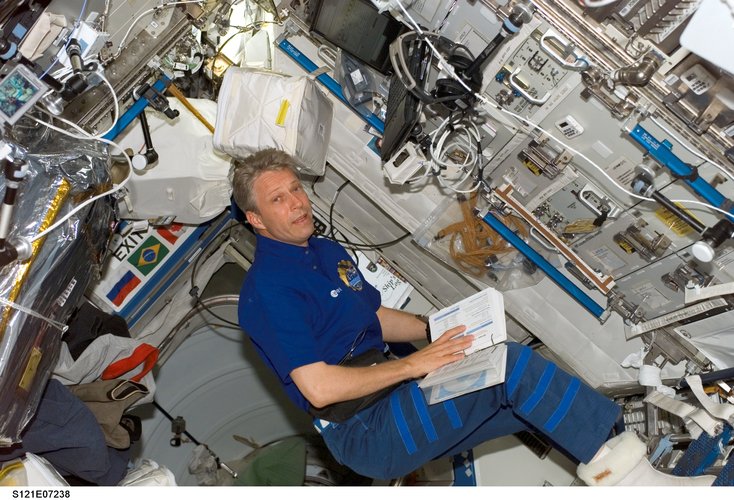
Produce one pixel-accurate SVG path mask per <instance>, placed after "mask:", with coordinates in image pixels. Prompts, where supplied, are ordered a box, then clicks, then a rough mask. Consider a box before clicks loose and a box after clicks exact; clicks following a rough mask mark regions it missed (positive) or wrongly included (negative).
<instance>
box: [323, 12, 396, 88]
mask: <svg viewBox="0 0 734 500" xmlns="http://www.w3.org/2000/svg"><path fill="white" fill-rule="evenodd" d="M406 30H407V28H406V27H405V26H403V25H402V24H401V23H400V22H398V21H396V20H395V19H394V18H392V17H390V16H388V15H386V14H380V13H379V12H378V11H377V9H376V8H375V7H374V6H373V5H372V3H370V2H369V0H320V1H319V5H318V8H317V10H316V13H315V15H314V19H313V22H312V24H311V31H313V32H315V33H316V34H318V35H321V36H322V37H324V38H325V39H326V40H328V41H329V42H331V43H333V44H334V45H336V46H337V47H339V48H341V49H342V50H344V51H346V52H349V53H350V54H351V55H353V56H354V57H356V58H357V59H359V60H360V61H362V62H363V63H365V64H367V65H369V66H371V67H372V68H374V69H376V70H377V71H379V72H380V73H383V74H389V73H391V72H392V66H391V65H390V57H389V52H388V47H389V46H390V44H391V43H392V42H393V40H395V38H397V37H398V35H400V34H401V33H403V32H405V31H406Z"/></svg>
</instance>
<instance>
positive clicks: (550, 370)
mask: <svg viewBox="0 0 734 500" xmlns="http://www.w3.org/2000/svg"><path fill="white" fill-rule="evenodd" d="M555 373H556V365H554V364H553V363H548V366H546V367H545V370H544V371H543V375H541V377H540V380H539V381H538V385H536V386H535V390H534V391H533V393H532V394H531V395H530V397H529V398H528V399H527V401H525V403H524V404H523V405H522V406H521V407H520V413H525V414H528V413H530V412H532V411H533V410H534V409H535V407H536V406H537V405H538V403H540V400H541V399H543V395H544V394H545V391H547V390H548V386H549V385H550V382H551V380H552V379H553V375H554V374H555Z"/></svg>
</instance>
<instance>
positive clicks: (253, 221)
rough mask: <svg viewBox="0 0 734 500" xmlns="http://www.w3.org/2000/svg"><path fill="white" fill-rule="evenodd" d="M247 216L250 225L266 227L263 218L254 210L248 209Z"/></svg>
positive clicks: (256, 227) (257, 227) (259, 227)
mask: <svg viewBox="0 0 734 500" xmlns="http://www.w3.org/2000/svg"><path fill="white" fill-rule="evenodd" d="M245 218H246V219H247V222H249V223H250V225H251V226H252V227H253V228H255V229H265V225H264V224H263V221H262V219H261V218H260V216H259V215H258V214H257V213H255V212H253V211H252V210H248V211H247V212H245Z"/></svg>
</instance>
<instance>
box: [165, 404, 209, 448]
mask: <svg viewBox="0 0 734 500" xmlns="http://www.w3.org/2000/svg"><path fill="white" fill-rule="evenodd" d="M153 406H155V407H156V408H158V411H160V412H161V413H163V415H164V416H165V417H166V418H167V419H168V420H170V421H171V422H173V421H174V420H176V419H175V418H173V417H172V416H171V414H170V413H168V412H167V411H166V410H164V409H163V407H162V406H161V405H159V404H158V401H156V400H155V399H154V400H153ZM182 434H184V435H185V436H186V437H187V438H189V439H190V440H191V441H192V442H193V443H194V444H195V445H196V446H201V443H200V442H199V441H197V439H196V438H195V437H194V436H192V435H191V434H190V433H189V431H187V430H186V429H184V430H183V431H182ZM207 448H208V447H207Z"/></svg>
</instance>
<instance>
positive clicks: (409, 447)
mask: <svg viewBox="0 0 734 500" xmlns="http://www.w3.org/2000/svg"><path fill="white" fill-rule="evenodd" d="M390 409H391V410H392V416H393V419H394V420H395V427H397V429H398V434H400V439H402V440H403V445H404V446H405V451H407V452H408V455H412V454H413V453H415V452H416V451H418V446H416V444H415V440H414V439H413V435H412V434H411V433H410V428H409V427H408V422H407V421H406V420H405V415H403V409H402V408H401V407H400V398H399V397H398V391H393V392H392V394H390Z"/></svg>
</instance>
